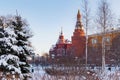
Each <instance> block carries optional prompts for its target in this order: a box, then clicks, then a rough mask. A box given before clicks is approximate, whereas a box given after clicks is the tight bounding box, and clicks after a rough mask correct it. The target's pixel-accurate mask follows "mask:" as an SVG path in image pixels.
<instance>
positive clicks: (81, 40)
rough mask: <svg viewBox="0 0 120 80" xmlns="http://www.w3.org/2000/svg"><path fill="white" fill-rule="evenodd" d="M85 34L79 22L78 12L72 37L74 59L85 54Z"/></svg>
mask: <svg viewBox="0 0 120 80" xmlns="http://www.w3.org/2000/svg"><path fill="white" fill-rule="evenodd" d="M85 39H86V38H85V32H84V29H83V25H82V22H81V15H80V11H79V10H78V14H77V22H76V26H75V30H74V32H73V36H72V49H73V54H74V55H75V56H76V57H82V56H83V54H84V53H85Z"/></svg>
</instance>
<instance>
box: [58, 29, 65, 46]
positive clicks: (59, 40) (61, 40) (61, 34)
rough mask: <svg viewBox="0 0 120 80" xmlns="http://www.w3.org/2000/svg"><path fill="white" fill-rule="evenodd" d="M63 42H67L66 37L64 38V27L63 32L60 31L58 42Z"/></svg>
mask: <svg viewBox="0 0 120 80" xmlns="http://www.w3.org/2000/svg"><path fill="white" fill-rule="evenodd" d="M63 43H65V39H64V35H63V31H62V28H61V32H60V35H59V38H58V42H57V44H63Z"/></svg>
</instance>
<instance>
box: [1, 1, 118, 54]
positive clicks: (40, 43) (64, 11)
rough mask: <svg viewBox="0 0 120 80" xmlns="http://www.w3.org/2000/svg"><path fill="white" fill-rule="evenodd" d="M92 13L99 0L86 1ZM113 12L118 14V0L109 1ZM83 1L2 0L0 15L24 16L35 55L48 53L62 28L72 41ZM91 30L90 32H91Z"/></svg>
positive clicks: (92, 13)
mask: <svg viewBox="0 0 120 80" xmlns="http://www.w3.org/2000/svg"><path fill="white" fill-rule="evenodd" d="M88 1H89V4H90V5H89V6H90V8H91V15H92V16H94V15H95V13H96V12H95V11H96V8H97V4H98V1H99V0H88ZM108 2H109V3H110V4H111V8H112V10H113V13H114V14H116V16H117V18H118V16H120V10H119V7H120V5H119V4H120V0H108ZM81 5H82V0H1V2H0V15H5V16H6V15H9V14H12V15H15V14H16V9H17V11H18V13H19V14H20V15H21V16H22V17H23V18H25V19H26V20H27V21H28V23H29V25H30V26H29V27H30V28H31V30H32V32H33V34H34V37H33V38H32V39H31V42H32V45H33V47H34V48H35V52H36V54H42V53H44V52H48V51H49V49H50V47H51V45H52V44H55V43H56V41H57V39H58V36H59V32H60V31H61V27H62V28H63V32H64V35H65V38H67V39H69V40H71V36H72V34H73V31H74V27H75V23H76V14H77V11H78V9H81ZM91 32H92V31H91Z"/></svg>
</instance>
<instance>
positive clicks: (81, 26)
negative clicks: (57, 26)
mask: <svg viewBox="0 0 120 80" xmlns="http://www.w3.org/2000/svg"><path fill="white" fill-rule="evenodd" d="M75 29H83V25H82V22H81V14H80V10H78V13H77V22H76V26H75Z"/></svg>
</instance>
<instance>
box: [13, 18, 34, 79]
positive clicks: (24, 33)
mask: <svg viewBox="0 0 120 80" xmlns="http://www.w3.org/2000/svg"><path fill="white" fill-rule="evenodd" d="M12 25H13V26H14V31H15V34H16V35H17V37H16V40H17V44H16V45H17V47H18V48H19V50H18V53H17V55H18V57H19V59H20V69H21V73H22V74H23V75H24V77H27V76H28V75H27V73H29V72H30V71H29V64H28V62H27V57H28V56H30V55H31V54H33V53H34V52H33V48H32V46H31V43H30V41H29V38H30V37H32V34H31V32H30V29H29V27H28V25H27V24H26V22H25V21H24V20H23V19H22V18H21V17H20V16H15V17H14V19H13V21H12Z"/></svg>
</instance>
